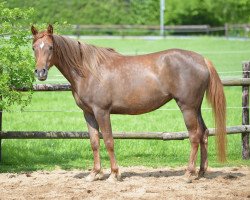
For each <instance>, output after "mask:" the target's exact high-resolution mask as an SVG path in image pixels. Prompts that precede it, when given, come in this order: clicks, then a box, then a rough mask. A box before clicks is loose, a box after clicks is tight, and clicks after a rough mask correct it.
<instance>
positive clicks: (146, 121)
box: [0, 37, 250, 172]
mask: <svg viewBox="0 0 250 200" xmlns="http://www.w3.org/2000/svg"><path fill="white" fill-rule="evenodd" d="M85 42H87V43H91V44H95V45H98V46H105V47H113V48H115V49H116V50H117V51H119V52H121V53H124V54H141V53H149V52H154V51H159V50H163V49H168V48H182V49H189V50H193V51H196V52H199V53H201V54H202V55H204V56H206V57H208V58H209V59H211V60H212V61H213V63H214V64H215V66H216V68H217V70H218V71H219V72H221V73H220V75H221V77H226V76H234V77H241V72H240V71H241V70H242V66H241V63H242V61H244V60H249V53H250V41H240V40H226V39H223V38H213V37H197V38H166V39H164V40H163V39H161V40H133V39H123V40H121V39H113V40H111V39H95V40H86V41H85ZM223 72H227V73H223ZM58 74H59V72H58V71H57V70H56V69H51V71H50V73H49V79H48V81H47V82H50V83H51V82H55V83H58V82H65V80H64V79H63V78H62V77H58V76H56V75H58ZM225 93H226V98H227V107H228V109H227V126H233V125H239V124H241V109H240V108H238V107H241V88H240V87H227V88H225ZM208 107H209V106H208V105H207V102H206V101H204V103H203V108H204V109H203V116H204V119H205V122H206V124H207V126H208V127H213V123H212V113H211V110H210V109H207V108H208ZM235 107H236V108H235ZM172 108H173V109H174V110H172ZM165 109H171V110H165ZM175 109H176V110H175ZM25 110H26V111H39V112H14V113H3V119H4V120H3V130H5V131H8V130H19V131H25V130H27V131H32V130H33V131H39V130H40V131H83V130H87V129H86V125H85V122H84V120H83V116H82V113H81V111H80V110H79V109H78V108H77V106H76V105H75V102H74V99H73V97H72V95H71V93H70V92H41V93H34V95H33V99H32V103H31V105H29V106H28V107H26V108H25ZM41 111H42V112H41ZM44 111H45V112H44ZM51 111H55V112H51ZM60 111H67V112H60ZM112 127H113V130H114V131H129V132H133V131H134V132H136V131H182V130H185V126H184V122H183V119H182V116H181V112H180V111H179V110H178V108H177V106H176V104H175V102H174V101H171V102H169V103H168V104H166V105H165V106H163V107H162V108H161V109H159V110H156V111H154V112H151V113H148V114H144V115H138V116H128V115H125V116H122V115H113V116H112ZM115 149H116V155H117V159H118V163H119V164H120V165H122V166H135V165H144V166H153V167H157V166H182V165H186V164H187V161H188V156H189V149H190V146H189V141H188V140H183V141H146V140H116V143H115ZM2 150H3V152H2V153H3V155H2V163H1V165H0V171H2V172H3V171H23V170H37V169H53V168H54V167H55V166H60V167H61V168H65V169H70V168H83V169H86V168H91V167H92V151H91V148H90V144H89V141H88V140H3V145H2ZM101 157H102V162H103V166H104V167H109V159H108V156H107V153H106V151H105V148H104V145H103V143H102V144H101ZM209 163H210V164H209V165H210V166H225V165H226V166H232V165H233V166H237V165H250V162H249V161H243V160H241V137H240V135H231V136H228V162H227V163H225V164H223V165H222V164H219V163H218V162H217V160H216V152H215V145H214V138H213V137H211V138H210V139H209Z"/></svg>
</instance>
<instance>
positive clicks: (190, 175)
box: [184, 172, 197, 183]
mask: <svg viewBox="0 0 250 200" xmlns="http://www.w3.org/2000/svg"><path fill="white" fill-rule="evenodd" d="M196 178H197V177H196V175H195V173H190V172H186V174H185V175H184V181H185V183H192V182H193V181H194V180H195V179H196Z"/></svg>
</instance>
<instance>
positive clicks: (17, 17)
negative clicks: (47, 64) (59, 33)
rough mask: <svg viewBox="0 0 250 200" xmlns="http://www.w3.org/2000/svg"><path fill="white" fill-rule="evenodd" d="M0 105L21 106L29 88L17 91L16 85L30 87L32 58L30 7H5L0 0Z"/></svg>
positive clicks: (25, 100)
mask: <svg viewBox="0 0 250 200" xmlns="http://www.w3.org/2000/svg"><path fill="white" fill-rule="evenodd" d="M0 10H1V12H0V22H1V25H0V26H1V28H0V97H1V98H0V109H8V110H9V109H11V106H12V105H15V104H16V105H18V106H20V107H21V108H23V107H24V106H25V105H27V103H28V102H29V101H30V99H31V92H27V93H21V92H18V91H16V90H15V88H19V87H27V88H32V83H33V81H34V74H33V69H32V68H33V66H34V59H33V57H32V54H31V50H30V49H31V48H30V42H31V40H30V30H29V28H28V27H24V24H26V25H30V24H31V23H30V19H31V18H32V15H33V13H34V10H33V9H31V8H30V9H20V8H13V9H9V8H6V7H5V4H4V3H0Z"/></svg>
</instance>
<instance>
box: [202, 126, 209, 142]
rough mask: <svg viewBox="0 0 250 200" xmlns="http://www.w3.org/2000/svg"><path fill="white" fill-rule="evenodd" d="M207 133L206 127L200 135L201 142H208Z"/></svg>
mask: <svg viewBox="0 0 250 200" xmlns="http://www.w3.org/2000/svg"><path fill="white" fill-rule="evenodd" d="M208 134H209V131H208V129H206V130H205V131H204V132H203V135H202V137H201V143H202V144H207V143H208Z"/></svg>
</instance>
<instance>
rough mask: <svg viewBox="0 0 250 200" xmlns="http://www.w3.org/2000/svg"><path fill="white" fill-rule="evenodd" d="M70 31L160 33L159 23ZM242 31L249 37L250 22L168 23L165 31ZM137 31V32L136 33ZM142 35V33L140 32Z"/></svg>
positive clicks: (83, 28) (78, 28)
mask: <svg viewBox="0 0 250 200" xmlns="http://www.w3.org/2000/svg"><path fill="white" fill-rule="evenodd" d="M68 30H70V31H73V33H74V34H75V35H76V36H78V37H80V36H81V35H82V34H88V33H91V34H93V33H103V34H105V35H106V34H111V35H112V34H114V35H116V34H118V35H122V36H126V35H137V34H138V33H142V34H143V33H144V34H146V35H147V34H149V35H150V33H151V34H153V35H158V34H159V33H160V26H159V25H94V24H93V25H72V26H70V29H68ZM232 31H233V32H235V31H242V32H243V33H244V34H243V36H245V37H248V35H249V32H250V24H225V25H224V26H217V27H211V26H210V25H207V24H205V25H166V26H164V32H165V33H170V34H190V33H203V34H210V33H213V32H220V33H221V34H223V35H225V36H226V37H228V36H229V35H230V32H232ZM136 33H137V34H136ZM139 35H140V34H139Z"/></svg>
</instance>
